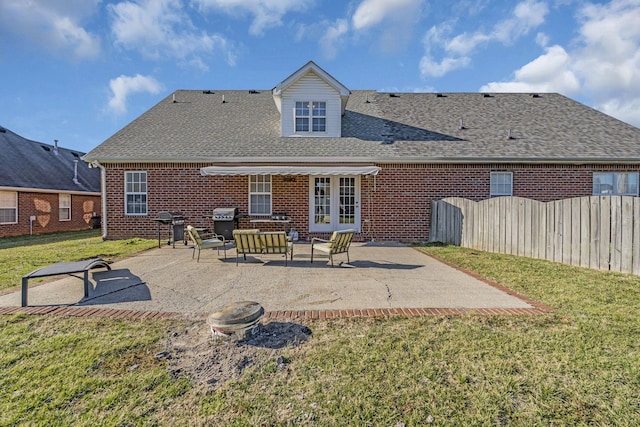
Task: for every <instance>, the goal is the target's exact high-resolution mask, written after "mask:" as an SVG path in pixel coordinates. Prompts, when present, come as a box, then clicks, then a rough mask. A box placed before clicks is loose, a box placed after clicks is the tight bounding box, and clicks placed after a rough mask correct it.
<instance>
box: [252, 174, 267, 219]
mask: <svg viewBox="0 0 640 427" xmlns="http://www.w3.org/2000/svg"><path fill="white" fill-rule="evenodd" d="M257 177H268V178H269V191H251V180H252V179H253V178H257ZM248 185H249V191H248V193H249V198H248V200H247V204H248V206H249V209H248V211H249V215H256V216H260V215H271V212H273V176H272V175H249V179H248ZM264 195H268V196H269V212H264V213H263V212H260V213H256V212H253V206H252V204H251V196H264Z"/></svg>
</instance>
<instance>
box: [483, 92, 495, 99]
mask: <svg viewBox="0 0 640 427" xmlns="http://www.w3.org/2000/svg"><path fill="white" fill-rule="evenodd" d="M482 97H483V98H493V95H491V94H490V93H483V94H482Z"/></svg>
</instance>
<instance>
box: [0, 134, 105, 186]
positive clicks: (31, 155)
mask: <svg viewBox="0 0 640 427" xmlns="http://www.w3.org/2000/svg"><path fill="white" fill-rule="evenodd" d="M56 151H57V154H56ZM0 153H2V155H0V189H3V188H11V189H16V190H18V189H23V188H24V189H25V190H27V189H28V190H29V191H33V190H44V191H55V192H69V193H77V192H83V193H86V192H90V193H98V194H99V193H100V170H99V169H90V168H89V165H88V164H87V163H85V162H83V161H82V160H81V157H82V155H83V154H84V153H81V152H79V151H74V150H68V149H66V148H62V147H57V149H56V147H55V146H53V145H49V144H44V143H42V142H36V141H31V140H29V139H25V138H23V137H21V136H20V135H18V134H15V133H13V132H11V131H10V130H8V129H5V128H2V127H0ZM76 164H77V175H76ZM74 178H75V180H74Z"/></svg>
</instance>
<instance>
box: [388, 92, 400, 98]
mask: <svg viewBox="0 0 640 427" xmlns="http://www.w3.org/2000/svg"><path fill="white" fill-rule="evenodd" d="M389 98H400V95H398V94H397V93H390V94H389Z"/></svg>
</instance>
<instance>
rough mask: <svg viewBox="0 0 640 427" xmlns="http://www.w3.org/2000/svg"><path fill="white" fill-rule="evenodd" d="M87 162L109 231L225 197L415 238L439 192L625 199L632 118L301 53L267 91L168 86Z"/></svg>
mask: <svg viewBox="0 0 640 427" xmlns="http://www.w3.org/2000/svg"><path fill="white" fill-rule="evenodd" d="M247 85H250V82H248V83H247ZM84 159H85V160H86V161H88V162H90V163H91V164H93V165H95V166H96V167H100V168H101V169H102V171H103V176H104V180H105V194H104V202H105V209H104V211H105V215H104V216H105V217H106V221H103V227H104V230H103V231H104V233H105V237H106V238H124V237H131V236H146V237H154V235H155V233H156V223H155V222H154V221H153V219H154V218H156V217H157V214H158V212H161V211H179V212H181V213H182V214H183V215H184V216H185V217H186V220H187V222H188V223H190V224H193V225H197V226H207V225H208V223H207V221H210V219H211V217H212V214H213V211H214V209H217V208H230V209H232V210H236V209H237V213H238V215H236V218H235V224H234V226H235V227H239V228H260V229H266V230H270V229H275V230H279V229H283V228H284V229H285V230H289V229H292V228H295V230H296V231H297V232H298V233H299V236H300V238H302V239H310V238H311V237H314V236H319V237H322V236H327V235H328V234H329V233H330V232H332V231H336V230H342V229H354V230H356V232H357V238H358V239H361V240H369V239H382V240H384V239H400V240H405V241H412V240H427V239H428V237H429V225H430V214H431V212H430V209H431V202H432V200H439V199H442V198H445V197H450V196H460V197H466V198H469V199H472V200H482V199H486V198H489V197H496V196H504V195H507V196H511V195H513V196H522V197H529V198H533V199H536V200H540V201H549V200H556V199H561V198H567V197H575V196H584V195H591V194H625V195H635V196H637V195H638V172H639V171H640V129H637V128H635V127H633V126H631V125H628V124H626V123H624V122H621V121H619V120H616V119H614V118H612V117H610V116H607V115H605V114H603V113H600V112H598V111H596V110H594V109H592V108H589V107H587V106H585V105H583V104H580V103H578V102H575V101H573V100H571V99H569V98H566V97H564V96H562V95H559V94H554V93H544V94H531V93H508V94H507V93H504V94H501V93H493V94H489V93H382V92H377V91H374V90H350V89H348V88H346V87H345V86H344V85H343V84H342V83H340V82H339V81H338V80H337V79H335V78H334V77H333V76H332V75H330V74H329V73H327V72H326V71H325V70H323V69H322V68H320V67H319V66H318V65H316V64H315V63H314V62H308V63H307V64H305V65H304V66H303V67H301V68H300V69H298V70H297V71H295V72H294V73H293V74H291V75H289V76H288V77H286V78H285V79H284V80H283V81H282V82H280V83H278V84H276V85H275V87H273V88H272V89H259V90H222V91H220V90H211V89H204V90H177V91H175V92H174V93H172V94H170V95H169V96H167V97H166V98H165V99H163V100H162V101H160V102H159V103H158V104H157V105H155V106H154V107H152V108H151V109H150V110H149V111H147V112H146V113H144V114H143V115H141V116H140V117H139V118H137V119H136V120H134V121H133V122H131V123H130V124H129V125H127V126H126V127H125V128H123V129H122V130H120V131H119V132H117V133H116V134H115V135H113V136H112V137H110V138H109V139H107V140H106V141H105V142H103V143H102V144H101V145H99V146H98V147H96V148H95V149H93V150H92V151H91V152H89V153H88V154H87V155H86V156H85V157H84Z"/></svg>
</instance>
